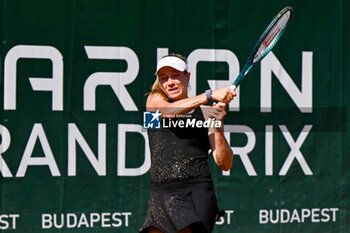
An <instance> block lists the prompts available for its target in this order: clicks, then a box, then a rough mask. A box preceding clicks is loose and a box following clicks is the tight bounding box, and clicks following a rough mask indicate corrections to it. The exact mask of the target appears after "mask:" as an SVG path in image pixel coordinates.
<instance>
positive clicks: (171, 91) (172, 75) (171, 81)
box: [158, 66, 190, 100]
mask: <svg viewBox="0 0 350 233" xmlns="http://www.w3.org/2000/svg"><path fill="white" fill-rule="evenodd" d="M158 78H159V82H160V84H161V85H162V88H163V90H164V92H165V94H166V95H167V96H168V97H169V98H170V99H172V100H180V99H184V98H187V86H188V82H189V80H190V73H187V74H185V73H184V72H181V71H178V70H176V69H174V68H172V67H170V66H165V67H163V68H161V69H160V70H159V71H158Z"/></svg>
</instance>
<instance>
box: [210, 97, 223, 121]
mask: <svg viewBox="0 0 350 233" xmlns="http://www.w3.org/2000/svg"><path fill="white" fill-rule="evenodd" d="M226 113H227V112H226V104H225V103H221V102H219V103H215V102H214V103H213V107H211V109H210V111H209V117H211V118H215V119H216V120H218V121H221V122H222V121H223V120H224V119H225V117H226Z"/></svg>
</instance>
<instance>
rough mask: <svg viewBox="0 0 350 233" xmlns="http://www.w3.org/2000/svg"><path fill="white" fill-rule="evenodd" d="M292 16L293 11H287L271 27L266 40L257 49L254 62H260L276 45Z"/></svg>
mask: <svg viewBox="0 0 350 233" xmlns="http://www.w3.org/2000/svg"><path fill="white" fill-rule="evenodd" d="M290 16H291V12H290V11H287V12H286V13H285V14H283V16H282V17H280V18H279V19H278V20H277V22H276V23H275V25H274V26H273V27H272V28H271V30H270V31H269V33H268V34H267V35H266V37H265V39H264V41H263V42H262V43H261V45H260V47H259V49H258V50H257V52H256V54H255V56H254V59H253V63H256V62H258V61H259V60H260V59H262V58H263V57H265V55H266V54H268V53H269V52H270V51H271V49H272V48H273V47H274V46H275V44H276V43H277V41H278V39H279V38H280V37H281V35H282V33H283V31H284V29H285V27H286V25H287V23H288V21H289V19H290Z"/></svg>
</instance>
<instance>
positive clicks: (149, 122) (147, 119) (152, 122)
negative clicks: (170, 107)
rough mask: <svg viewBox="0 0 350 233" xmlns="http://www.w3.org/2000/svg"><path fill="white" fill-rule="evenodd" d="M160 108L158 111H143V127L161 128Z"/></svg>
mask: <svg viewBox="0 0 350 233" xmlns="http://www.w3.org/2000/svg"><path fill="white" fill-rule="evenodd" d="M160 115H161V113H160V112H159V110H157V111H156V112H143V128H144V129H160Z"/></svg>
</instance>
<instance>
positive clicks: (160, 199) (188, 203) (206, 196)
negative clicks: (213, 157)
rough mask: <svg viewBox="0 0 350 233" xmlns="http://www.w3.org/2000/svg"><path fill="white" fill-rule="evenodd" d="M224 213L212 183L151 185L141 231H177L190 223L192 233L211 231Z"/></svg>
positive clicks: (207, 232) (166, 232) (168, 232)
mask: <svg viewBox="0 0 350 233" xmlns="http://www.w3.org/2000/svg"><path fill="white" fill-rule="evenodd" d="M222 213H223V211H220V212H219V209H218V205H217V200H216V196H215V190H214V187H213V184H212V183H211V182H204V183H189V184H188V183H187V184H183V183H176V184H152V186H151V194H150V198H149V201H148V211H147V217H146V220H145V222H144V225H143V227H142V228H141V229H140V231H139V232H140V233H146V232H148V228H149V227H156V228H158V229H160V230H161V231H163V232H164V233H177V232H178V231H179V230H181V229H183V228H185V227H187V226H190V228H191V230H192V232H193V233H197V232H198V233H210V232H212V231H213V228H214V224H215V221H216V220H218V218H219V217H220V216H221V215H222Z"/></svg>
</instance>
